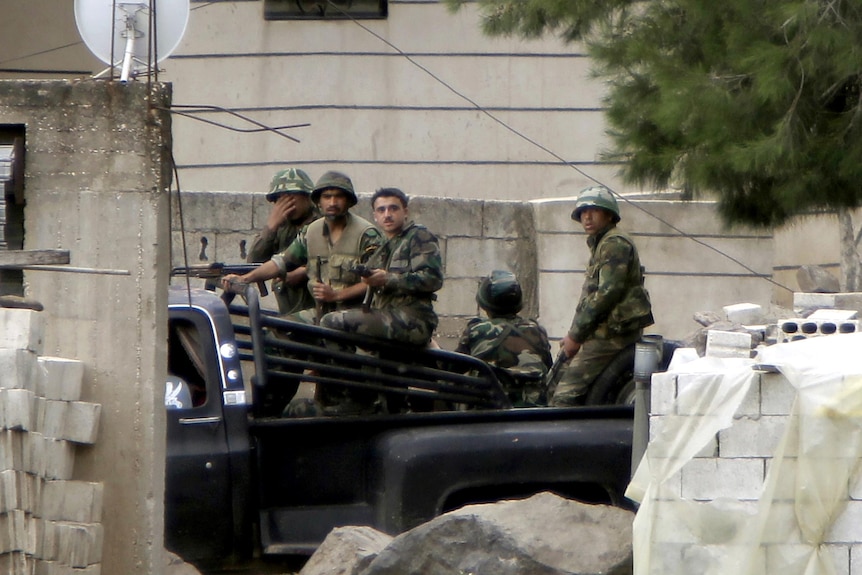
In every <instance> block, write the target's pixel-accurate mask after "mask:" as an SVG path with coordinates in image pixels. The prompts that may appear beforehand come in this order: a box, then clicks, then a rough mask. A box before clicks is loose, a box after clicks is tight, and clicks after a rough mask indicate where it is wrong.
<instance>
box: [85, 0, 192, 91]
mask: <svg viewBox="0 0 862 575" xmlns="http://www.w3.org/2000/svg"><path fill="white" fill-rule="evenodd" d="M156 1H157V0H75V21H76V23H77V25H78V31H79V32H80V34H81V38H82V39H83V40H84V43H85V44H86V45H87V47H88V48H89V49H90V51H91V52H92V53H93V54H94V55H95V56H96V57H97V58H98V59H99V60H101V61H102V62H105V63H106V64H108V68H106V69H105V70H102V71H101V72H99V73H98V74H96V75H95V76H94V78H100V77H103V76H105V75H106V74H108V73H110V74H111V78H113V77H114V76H113V72H114V69H115V68H119V69H120V81H121V82H128V81H129V79H130V78H133V77H135V76H137V75H139V74H140V73H141V72H145V73H147V74H149V72H150V71H151V70H153V69H154V68H155V67H156V66H157V65H158V62H161V61H162V60H164V59H165V58H167V57H168V56H169V55H170V54H171V53H172V52H173V51H174V50H175V49H176V47H177V45H178V44H179V42H180V39H182V36H183V34H184V33H185V30H186V25H187V24H188V19H189V0H158V10H157V9H156ZM148 30H151V31H152V36H153V38H158V41H157V42H156V41H150V37H149V35H148V34H147V31H148ZM156 32H158V34H156ZM117 54H121V55H122V56H121V57H120V58H117V57H116V55H117ZM144 57H146V59H144Z"/></svg>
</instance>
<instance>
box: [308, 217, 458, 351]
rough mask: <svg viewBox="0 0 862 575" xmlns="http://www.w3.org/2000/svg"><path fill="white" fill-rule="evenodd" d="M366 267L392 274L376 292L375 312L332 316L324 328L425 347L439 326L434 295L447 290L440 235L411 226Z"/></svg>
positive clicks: (347, 312)
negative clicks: (438, 237)
mask: <svg viewBox="0 0 862 575" xmlns="http://www.w3.org/2000/svg"><path fill="white" fill-rule="evenodd" d="M367 265H368V267H369V268H373V269H384V270H386V271H387V272H388V278H387V282H386V285H385V286H383V287H380V288H376V289H375V295H374V301H373V303H372V309H371V310H370V311H368V312H365V311H363V310H361V309H351V310H345V311H335V312H332V313H328V314H326V315H325V316H324V317H323V319H322V320H321V322H320V324H321V325H322V326H324V327H329V328H333V329H339V330H342V331H346V332H352V333H358V334H363V335H368V336H371V337H379V338H387V339H393V340H397V341H401V342H405V343H410V344H414V345H427V344H428V342H429V341H430V339H431V336H432V334H433V333H434V329H435V328H436V327H437V314H436V313H434V305H433V301H434V299H436V296H435V294H434V292H436V291H437V290H439V289H440V288H441V287H442V286H443V262H442V259H441V257H440V247H439V245H438V243H437V238H436V236H434V234H432V233H431V232H430V231H428V229H427V228H426V227H424V226H420V225H416V224H414V223H413V222H410V223H408V224H407V225H406V226H405V227H404V229H403V230H402V231H401V233H399V234H398V235H397V236H395V237H394V238H390V239H389V240H387V241H386V243H384V244H383V245H382V246H381V247H380V249H378V250H377V251H376V252H374V254H373V255H372V256H371V258H370V259H369V260H368V263H367Z"/></svg>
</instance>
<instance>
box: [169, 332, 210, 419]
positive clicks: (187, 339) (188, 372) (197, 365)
mask: <svg viewBox="0 0 862 575" xmlns="http://www.w3.org/2000/svg"><path fill="white" fill-rule="evenodd" d="M169 331H170V336H169V337H170V340H169V344H168V374H169V375H171V376H173V377H177V378H180V379H181V380H183V381H185V382H186V383H187V384H188V386H189V391H190V392H191V396H192V405H193V406H194V407H200V406H202V405H205V404H206V401H207V394H206V390H207V388H206V374H207V368H206V363H205V360H204V358H205V357H206V355H205V352H204V350H203V348H202V345H201V334H200V331H199V330H198V328H197V326H196V325H195V324H194V322H192V321H191V320H188V319H181V318H177V319H172V320H171V322H170V329H169Z"/></svg>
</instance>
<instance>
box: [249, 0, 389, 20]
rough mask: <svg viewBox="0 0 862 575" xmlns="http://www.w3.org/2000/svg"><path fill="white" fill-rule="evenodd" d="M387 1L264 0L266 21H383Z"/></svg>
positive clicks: (386, 9)
mask: <svg viewBox="0 0 862 575" xmlns="http://www.w3.org/2000/svg"><path fill="white" fill-rule="evenodd" d="M387 11H388V4H387V0H264V3H263V16H264V18H265V19H266V20H349V19H351V18H356V19H363V20H367V19H384V18H386V16H387Z"/></svg>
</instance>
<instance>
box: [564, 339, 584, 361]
mask: <svg viewBox="0 0 862 575" xmlns="http://www.w3.org/2000/svg"><path fill="white" fill-rule="evenodd" d="M560 349H561V350H562V351H564V352H565V353H566V357H568V358H570V359H571V358H573V357H575V354H576V353H578V350H579V349H581V344H579V343H578V342H576V341H575V340H573V339H572V338H571V337H570V336H569V334H566V336H565V337H564V338H563V339H562V340H561V341H560Z"/></svg>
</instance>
